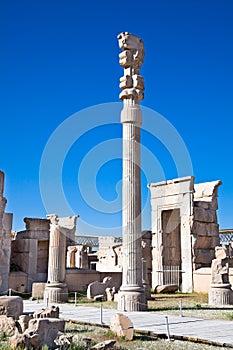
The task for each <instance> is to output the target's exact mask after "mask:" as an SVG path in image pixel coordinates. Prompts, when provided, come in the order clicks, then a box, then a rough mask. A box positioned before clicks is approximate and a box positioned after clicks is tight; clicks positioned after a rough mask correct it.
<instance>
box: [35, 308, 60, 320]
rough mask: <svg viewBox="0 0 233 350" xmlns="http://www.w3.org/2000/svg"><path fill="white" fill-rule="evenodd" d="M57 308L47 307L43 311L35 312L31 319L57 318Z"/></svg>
mask: <svg viewBox="0 0 233 350" xmlns="http://www.w3.org/2000/svg"><path fill="white" fill-rule="evenodd" d="M59 312H60V310H59V307H58V306H54V305H53V306H49V307H46V308H45V309H41V310H38V311H35V312H34V314H33V318H59Z"/></svg>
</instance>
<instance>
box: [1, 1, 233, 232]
mask: <svg viewBox="0 0 233 350" xmlns="http://www.w3.org/2000/svg"><path fill="white" fill-rule="evenodd" d="M122 31H129V32H131V33H134V34H136V35H138V36H140V37H141V38H142V39H143V40H144V43H145V51H146V57H145V62H144V65H143V68H142V70H141V74H142V75H143V76H144V78H145V86H146V90H145V100H144V101H143V103H142V105H143V106H145V107H148V108H151V109H153V110H155V111H157V112H158V113H160V114H161V115H162V116H163V117H164V118H166V120H168V121H169V122H170V123H171V124H172V125H173V126H174V128H175V129H176V130H177V132H178V133H179V134H180V137H181V138H182V139H183V141H184V142H185V144H186V147H187V149H188V151H189V154H190V157H191V160H192V166H193V174H194V175H195V179H196V183H199V182H204V181H211V180H216V179H220V180H222V182H223V185H222V186H221V188H220V190H219V212H218V217H219V223H220V226H221V228H227V227H233V215H232V212H233V183H232V180H233V178H232V173H233V161H232V157H233V152H232V151H233V146H232V145H233V143H232V129H233V63H232V62H233V2H232V1H231V0H211V1H210V0H192V1H191V0H176V1H173V0H155V1H147V0H145V1H137V0H136V1H134V2H130V1H125V2H122V1H112V2H111V1H88V2H85V1H79V0H75V1H74V0H73V1H71V0H67V1H60V0H56V1H51V0H47V1H44V0H40V1H36V0H35V1H24V0H22V1H16V0H13V1H0V36H1V55H0V77H1V79H0V90H1V91H0V93H1V97H0V113H1V137H0V143H1V157H0V169H2V170H3V171H4V172H5V174H6V188H5V196H6V197H7V199H8V203H7V211H8V212H13V213H14V224H13V226H14V229H15V230H20V229H23V227H24V223H23V218H24V217H26V216H27V217H45V215H46V209H45V208H44V205H43V202H42V199H41V195H40V186H39V172H40V171H39V169H40V162H41V157H42V153H43V150H44V148H45V145H46V143H47V141H48V139H49V138H50V136H51V134H52V133H53V132H54V130H55V129H56V128H57V127H59V125H60V124H61V123H62V122H63V121H65V120H66V119H67V118H68V117H70V116H71V115H73V114H74V113H76V112H78V111H80V110H82V109H84V108H88V107H91V106H93V105H98V104H102V103H110V102H118V101H119V99H118V94H119V87H118V84H119V78H120V76H121V75H122V73H123V72H122V68H121V67H120V66H119V64H118V53H119V51H120V50H119V48H118V43H117V38H116V37H117V34H118V33H120V32H122ZM103 109H105V107H103ZM118 110H119V111H120V107H119V106H118V105H117V106H116V108H115V107H114V111H115V112H116V111H118ZM113 114H114V113H113ZM116 115H117V114H116ZM92 118H93V116H92ZM94 118H96V121H97V125H100V124H101V120H102V113H101V111H99V110H98V108H97V111H95V110H94ZM114 118H115V119H116V120H115V119H114V120H115V123H116V124H113V123H111V124H110V125H107V124H105V125H104V126H102V127H98V128H96V129H94V130H91V128H90V130H88V132H87V133H86V134H83V133H81V134H80V135H81V137H80V138H79V139H77V140H75V142H74V143H73V144H72V145H71V147H70V149H69V152H68V153H67V155H66V157H65V160H64V166H63V168H62V169H61V171H62V179H63V190H64V193H65V195H66V199H67V201H68V202H69V205H70V206H71V207H72V209H73V211H74V212H75V213H77V214H78V215H80V219H82V220H84V221H85V222H87V223H90V224H91V225H92V226H93V227H96V234H97V235H98V234H99V232H100V231H98V228H108V227H110V228H113V230H114V228H115V227H118V226H119V225H120V224H121V215H120V212H119V206H117V205H118V204H119V203H118V204H117V203H116V208H117V209H116V208H115V207H114V203H113V207H111V205H112V204H111V203H110V204H109V207H110V210H109V211H110V212H111V210H112V213H107V209H106V208H107V207H108V203H107V201H114V200H115V201H117V196H118V195H119V198H118V199H120V196H121V195H120V182H119V181H120V178H121V160H120V159H118V151H119V150H120V151H121V149H120V146H119V142H118V144H116V146H115V148H114V144H111V145H110V144H109V145H110V146H108V143H104V145H103V146H104V147H105V148H103V149H100V150H99V153H98V156H96V157H95V156H94V158H93V159H97V158H98V157H100V154H101V156H103V155H105V154H106V160H107V162H106V163H105V162H104V157H102V158H103V159H102V160H101V161H102V163H101V166H100V167H99V168H98V169H97V170H98V171H96V173H95V170H92V168H91V166H90V164H89V165H88V164H87V165H86V168H85V167H84V171H83V173H82V181H84V182H83V183H82V185H81V187H83V191H84V190H86V191H87V192H88V188H89V189H90V191H89V192H88V193H87V194H86V196H88V199H86V202H85V200H84V199H83V198H82V197H81V192H80V188H79V186H78V181H77V179H78V175H79V169H80V166H81V162H82V161H83V160H85V159H86V158H85V157H86V155H87V154H88V152H90V151H92V150H93V149H94V150H95V147H97V148H98V147H100V146H101V145H102V142H108V141H109V140H110V141H112V140H114V139H115V138H116V139H117V138H118V139H119V138H120V137H121V126H120V124H119V120H120V116H119V120H117V117H116V116H115V115H114ZM110 119H111V118H110ZM152 120H153V119H152ZM87 121H88V117H86V115H85V113H84V114H83V115H82V114H81V115H79V116H78V117H77V119H76V124H75V125H76V127H77V125H78V126H80V130H81V127H82V126H83V125H84V124H86V123H87ZM98 123H99V124H98ZM117 123H118V124H117ZM152 123H153V121H152ZM154 123H155V124H156V120H154ZM154 126H155V127H156V125H154ZM70 128H71V129H72V128H73V127H72V126H70ZM158 128H159V123H158ZM71 129H69V128H67V130H66V131H65V137H61V144H62V145H63V144H64V142H65V141H66V139H68V141H69V138H70V135H71V134H72V132H71V131H75V128H73V129H72V130H71ZM80 130H79V128H77V135H79V132H81V131H80ZM168 133H169V130H168ZM152 134H153V132H152ZM63 136H64V135H63ZM171 137H173V136H171ZM168 138H169V135H168ZM64 139H65V141H64ZM142 142H143V144H144V145H145V147H146V149H149V150H150V151H151V153H152V154H153V155H154V156H155V157H156V158H157V160H158V163H159V164H160V165H161V166H160V168H162V170H163V173H164V177H165V178H167V179H170V178H174V177H177V171H176V169H175V166H174V159H172V157H171V155H170V154H169V152H168V151H167V149H166V145H164V144H161V142H160V141H158V140H154V138H152V136H151V135H150V134H149V133H147V132H146V131H145V130H143V131H142ZM98 145H100V146H98ZM59 147H60V146H59ZM59 147H58V148H57V149H56V151H57V152H55V155H54V158H56V157H57V155H56V154H57V153H59V152H60V151H59V150H60V149H59ZM61 147H63V146H61ZM174 147H176V146H175V145H174ZM100 148H101V147H100ZM106 149H107V150H108V152H107V151H106ZM116 150H117V152H116V155H115V153H114V152H115V151H116ZM111 154H113V156H112V159H113V160H111V159H109V157H110V158H111ZM148 157H149V156H148ZM148 159H149V158H148ZM54 161H56V159H55V160H54ZM144 161H145V160H144ZM50 165H51V164H50ZM52 165H53V164H52ZM146 166H148V164H147V165H145V167H146ZM52 168H53V167H52ZM149 168H150V169H149V170H148V171H150V174H149V175H148V176H147V175H145V176H144V175H143V183H142V185H143V188H142V191H143V203H145V201H146V198H147V194H148V193H147V191H148V190H147V187H146V184H147V182H151V181H152V182H156V181H160V180H161V179H162V177H163V176H162V175H161V174H160V170H161V169H160V168H159V166H155V163H153V161H152V162H151V163H150V165H149ZM159 169H160V170H159ZM49 171H50V173H49V174H50V176H49V174H48V183H47V184H46V185H47V186H48V188H51V187H52V186H53V180H51V179H52V176H53V174H52V172H51V169H50V170H48V172H49ZM153 171H154V173H153ZM188 171H189V169H188V167H187V169H186V170H185V169H183V170H182V171H181V172H180V173H179V175H182V176H185V175H189V173H186V172H188ZM93 173H94V174H95V175H96V179H95V176H94V181H95V180H96V186H97V190H98V192H99V195H100V196H101V197H102V200H103V203H102V204H103V207H102V211H103V212H102V213H100V212H98V201H97V202H96V206H97V208H90V205H91V203H92V193H93V189H92V188H91V185H92V183H93V179H92V175H93ZM51 174H52V175H51ZM54 176H56V174H55V175H54ZM85 179H86V182H85ZM49 181H51V183H50V182H49ZM85 186H86V188H85ZM81 191H82V188H81ZM84 196H85V195H84ZM56 201H57V200H56V199H55V201H54V207H53V208H51V209H52V210H54V212H57V213H58V214H60V215H70V213H68V212H65V211H64V212H62V210H60V207H59V203H58V202H56ZM94 202H95V200H94ZM114 208H115V209H116V210H115V209H114ZM80 222H81V221H80ZM143 228H150V215H149V213H148V212H147V214H145V217H144V220H143ZM78 232H79V233H80V234H82V233H93V232H91V230H90V231H88V229H87V230H86V232H85V226H82V224H80V225H79V224H78ZM106 233H107V232H106Z"/></svg>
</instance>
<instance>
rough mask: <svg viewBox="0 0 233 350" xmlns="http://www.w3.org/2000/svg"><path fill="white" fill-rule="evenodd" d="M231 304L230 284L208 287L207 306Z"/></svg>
mask: <svg viewBox="0 0 233 350" xmlns="http://www.w3.org/2000/svg"><path fill="white" fill-rule="evenodd" d="M232 303H233V291H232V289H231V284H230V283H219V284H217V283H216V284H214V283H212V284H211V285H210V290H209V305H230V304H232Z"/></svg>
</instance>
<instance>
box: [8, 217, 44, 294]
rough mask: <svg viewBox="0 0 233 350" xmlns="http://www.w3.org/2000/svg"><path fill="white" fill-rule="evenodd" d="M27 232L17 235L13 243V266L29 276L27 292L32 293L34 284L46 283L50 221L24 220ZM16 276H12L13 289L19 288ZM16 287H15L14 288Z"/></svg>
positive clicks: (26, 286) (38, 219) (26, 285)
mask: <svg viewBox="0 0 233 350" xmlns="http://www.w3.org/2000/svg"><path fill="white" fill-rule="evenodd" d="M24 222H25V226H26V227H25V228H26V230H24V231H20V232H18V233H17V235H16V237H15V240H13V241H12V242H11V247H12V254H11V264H12V266H13V267H14V268H15V269H18V270H19V271H21V272H24V273H25V274H26V276H27V282H26V284H25V290H26V291H27V292H30V291H31V288H32V283H33V282H46V281H47V270H48V254H49V220H47V219H40V218H24ZM15 279H16V276H15V274H13V275H12V276H11V283H12V285H11V288H12V289H15V288H14V287H16V289H17V288H19V286H20V284H21V278H20V279H19V283H18V284H17V283H16V282H15ZM13 285H14V287H13Z"/></svg>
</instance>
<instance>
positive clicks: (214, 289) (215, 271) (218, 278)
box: [209, 246, 233, 305]
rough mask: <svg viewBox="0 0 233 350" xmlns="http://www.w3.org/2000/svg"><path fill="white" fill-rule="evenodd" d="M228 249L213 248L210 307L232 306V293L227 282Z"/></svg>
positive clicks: (230, 251)
mask: <svg viewBox="0 0 233 350" xmlns="http://www.w3.org/2000/svg"><path fill="white" fill-rule="evenodd" d="M229 248H230V247H229V246H228V247H215V259H213V261H212V264H211V284H210V290H209V304H210V305H230V304H233V291H232V289H231V284H230V282H229V260H230V258H232V255H231V254H232V250H231V249H229Z"/></svg>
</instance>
